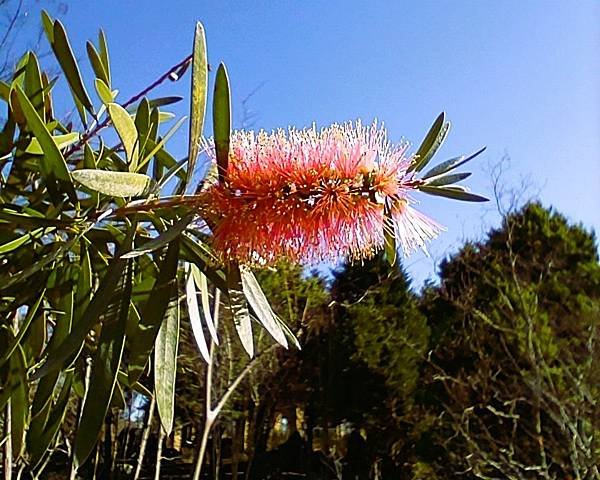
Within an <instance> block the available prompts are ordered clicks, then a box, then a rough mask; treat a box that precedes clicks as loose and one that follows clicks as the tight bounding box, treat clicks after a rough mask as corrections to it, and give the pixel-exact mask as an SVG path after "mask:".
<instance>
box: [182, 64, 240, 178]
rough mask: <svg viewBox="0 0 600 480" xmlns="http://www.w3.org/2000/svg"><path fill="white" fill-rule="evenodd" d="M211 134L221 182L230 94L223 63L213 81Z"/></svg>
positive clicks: (226, 152)
mask: <svg viewBox="0 0 600 480" xmlns="http://www.w3.org/2000/svg"><path fill="white" fill-rule="evenodd" d="M213 132H214V136H215V152H216V155H217V167H218V168H219V181H220V182H223V181H224V180H225V179H226V177H227V165H228V163H229V135H230V134H231V92H230V90H229V78H228V76H227V69H226V68H225V64H223V63H221V64H220V65H219V68H218V70H217V77H216V79H215V92H214V95H213ZM188 170H189V169H188Z"/></svg>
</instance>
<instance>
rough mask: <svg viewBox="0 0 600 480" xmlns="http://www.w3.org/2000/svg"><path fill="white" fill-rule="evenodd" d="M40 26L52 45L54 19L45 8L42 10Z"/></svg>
mask: <svg viewBox="0 0 600 480" xmlns="http://www.w3.org/2000/svg"><path fill="white" fill-rule="evenodd" d="M42 26H43V27H44V32H45V33H46V37H47V38H48V41H49V42H50V44H51V45H52V44H53V43H54V20H53V19H52V17H51V16H50V15H48V12H47V11H46V10H42Z"/></svg>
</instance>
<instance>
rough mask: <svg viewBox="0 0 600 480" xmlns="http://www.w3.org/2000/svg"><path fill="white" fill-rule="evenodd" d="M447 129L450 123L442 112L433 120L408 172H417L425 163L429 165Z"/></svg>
mask: <svg viewBox="0 0 600 480" xmlns="http://www.w3.org/2000/svg"><path fill="white" fill-rule="evenodd" d="M449 129H450V123H449V122H446V114H445V113H444V112H442V113H440V114H439V116H438V117H437V118H436V119H435V122H433V125H432V126H431V128H430V129H429V132H427V135H426V136H425V138H424V139H423V142H422V143H421V146H420V147H419V149H418V150H417V152H416V153H415V160H414V162H413V163H412V164H411V165H410V167H409V168H408V171H409V172H410V171H412V170H415V171H417V172H419V171H421V169H423V168H424V167H425V166H426V165H427V163H429V161H430V160H431V159H432V157H433V155H434V154H435V152H437V150H438V148H439V147H440V146H441V145H442V143H443V141H444V140H445V138H446V135H447V134H448V130H449Z"/></svg>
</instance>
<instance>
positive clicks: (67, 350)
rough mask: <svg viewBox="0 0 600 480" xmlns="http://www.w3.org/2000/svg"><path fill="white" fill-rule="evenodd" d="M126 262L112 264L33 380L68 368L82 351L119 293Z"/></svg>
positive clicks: (130, 235)
mask: <svg viewBox="0 0 600 480" xmlns="http://www.w3.org/2000/svg"><path fill="white" fill-rule="evenodd" d="M132 235H133V232H131V231H130V232H129V233H128V236H129V237H132ZM130 242H131V240H130V238H128V239H126V240H125V241H124V246H125V248H127V245H128V244H130ZM126 262H127V260H123V259H120V258H117V259H114V260H113V261H112V262H111V263H110V265H109V267H108V271H107V272H106V274H105V275H104V277H103V278H102V281H101V282H100V286H99V288H98V289H97V290H96V292H95V294H94V296H93V298H92V300H91V301H90V303H89V305H88V306H87V308H86V309H85V311H84V312H83V314H82V316H81V318H79V319H78V320H77V323H75V325H74V326H73V329H72V331H71V332H70V334H69V335H68V337H67V338H65V340H64V341H62V342H61V343H60V345H59V346H58V347H57V348H56V349H55V350H53V351H50V352H49V353H48V356H47V358H46V361H45V363H44V364H43V365H42V366H41V367H40V369H39V370H37V371H36V372H35V373H34V374H33V375H32V379H34V380H35V379H38V378H41V377H43V376H44V375H47V374H48V373H50V372H53V371H55V370H57V369H59V368H62V367H64V366H68V365H64V363H65V361H67V360H69V359H70V358H71V357H72V356H73V355H74V354H76V353H77V352H78V351H79V350H80V349H81V347H82V346H83V342H84V340H85V337H86V336H87V334H88V332H89V331H90V330H91V329H92V327H93V326H94V325H95V324H96V323H97V322H98V319H99V318H100V316H101V315H102V314H104V313H105V311H106V307H107V305H110V304H111V301H112V299H113V297H114V296H115V295H116V294H118V293H119V292H118V291H117V292H115V285H118V284H119V280H120V279H121V276H122V275H123V270H124V269H125V265H126Z"/></svg>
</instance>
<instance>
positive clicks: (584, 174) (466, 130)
mask: <svg viewBox="0 0 600 480" xmlns="http://www.w3.org/2000/svg"><path fill="white" fill-rule="evenodd" d="M44 3H45V2H39V4H40V5H43V4H44ZM55 3H56V2H55ZM196 20H201V21H202V22H203V23H204V25H205V28H206V32H207V41H208V50H209V61H210V63H211V64H212V65H214V66H216V65H217V64H218V63H219V62H220V61H224V62H225V63H226V64H227V66H228V69H229V73H230V79H231V84H232V90H233V100H234V104H233V108H234V117H235V119H236V121H237V123H238V124H239V122H240V120H241V117H242V108H241V101H242V100H243V99H244V98H246V97H247V95H248V94H249V93H250V92H252V91H253V90H254V89H256V87H259V86H260V85H262V87H261V88H260V89H259V90H258V91H257V92H256V94H255V95H254V96H253V97H252V98H251V100H250V102H249V106H250V108H251V109H252V110H253V111H254V112H255V113H256V114H257V116H256V118H255V120H254V128H265V129H272V128H277V127H285V126H287V125H295V126H298V127H300V126H307V125H310V124H311V123H312V122H316V123H317V125H327V124H329V123H331V122H343V121H346V120H351V119H356V118H361V119H363V121H365V122H368V121H371V120H372V119H373V118H375V117H376V118H378V119H379V120H381V121H384V122H385V124H386V126H387V128H388V130H389V134H390V137H391V138H392V139H393V140H399V139H400V138H402V137H404V138H406V139H408V140H410V141H412V142H413V143H414V144H418V143H419V142H420V141H421V139H422V137H423V135H424V134H425V132H426V131H427V129H428V127H429V125H430V123H431V122H432V121H433V119H434V118H435V117H436V115H437V114H438V113H439V112H440V111H442V110H445V111H446V112H447V114H448V116H449V118H450V119H451V120H452V122H453V129H452V131H451V134H450V136H449V138H448V140H447V142H446V144H445V146H444V147H443V149H442V151H441V152H440V154H439V157H438V161H441V160H444V159H445V158H448V157H451V156H455V155H457V154H461V153H468V152H471V151H474V150H475V149H477V148H479V147H480V146H482V145H487V147H488V150H487V152H486V154H484V155H483V156H482V157H480V158H479V159H478V161H476V162H474V163H473V164H471V165H469V166H470V169H471V170H472V171H473V172H474V175H473V176H472V177H471V178H469V179H468V185H469V186H470V187H472V189H473V190H474V191H476V192H478V193H483V194H487V195H488V196H489V195H491V181H490V174H489V168H488V164H490V163H491V164H493V163H496V162H497V161H499V160H500V158H501V157H502V156H503V155H505V154H506V155H509V156H510V158H511V167H510V170H509V171H508V172H507V176H506V181H507V183H508V185H507V186H508V187H511V186H515V185H516V184H517V183H518V181H519V178H520V177H523V176H528V175H530V176H531V178H532V181H533V188H532V192H534V193H535V192H538V191H539V193H540V197H541V199H542V201H543V202H544V203H545V204H546V205H553V206H555V207H556V208H557V209H558V210H559V211H561V212H563V213H564V214H566V215H567V216H568V217H569V218H570V219H572V220H573V221H581V222H583V223H584V224H585V225H587V226H588V227H591V228H595V229H596V230H597V231H598V230H599V228H600V193H599V192H598V190H599V189H600V80H599V79H600V53H599V52H600V2H598V1H591V0H578V1H569V0H554V1H551V0H545V1H542V0H538V1H533V0H532V1H524V0H514V1H507V0H503V1H495V2H492V1H459V0H452V1H450V0H446V1H443V0H440V1H416V0H415V1H412V2H405V1H392V0H389V1H369V2H366V1H327V2H315V1H294V2H292V1H251V2H239V1H238V2H233V1H224V0H221V1H199V0H189V1H176V2H166V1H125V0H121V1H94V2H89V1H73V2H68V12H67V14H66V15H65V16H64V17H63V22H64V23H65V25H66V26H67V28H68V31H69V33H70V35H71V38H72V42H73V45H74V48H75V50H76V52H77V53H78V54H79V55H80V57H81V58H82V59H83V58H85V40H86V39H87V38H89V37H95V32H96V31H97V29H98V28H99V27H103V28H104V29H105V31H106V33H107V36H108V40H109V47H110V48H111V58H112V65H113V78H114V80H113V83H114V85H115V86H116V87H117V88H119V89H120V90H121V97H120V98H121V99H125V98H128V97H129V96H130V95H131V94H133V93H135V92H137V91H138V90H139V89H141V88H143V87H144V86H145V85H146V84H148V83H149V82H150V81H151V80H153V79H154V78H155V77H157V76H158V75H159V74H161V73H162V72H163V71H165V70H166V69H167V68H168V67H169V66H171V65H173V64H175V63H177V62H178V61H179V60H180V59H182V58H183V57H185V56H186V55H187V54H188V53H189V51H190V48H191V40H192V35H193V29H194V22H195V21H196ZM213 76H214V69H213ZM88 78H89V76H88ZM212 79H213V78H212V76H211V80H212ZM263 82H264V85H263ZM188 89H189V77H187V78H186V79H185V81H183V82H179V83H177V84H171V85H167V87H166V88H163V89H162V90H161V92H160V93H162V94H177V93H179V94H182V95H187V92H188ZM185 108H186V106H185V105H182V106H181V108H180V109H179V110H178V112H181V113H185ZM177 142H179V144H177ZM417 146H418V145H417ZM171 149H172V151H174V152H175V153H180V154H181V156H184V155H185V139H184V137H183V135H182V137H180V138H179V140H175V141H174V143H173V144H172V145H171ZM423 197H424V196H420V199H421V200H423V201H422V204H421V209H422V210H423V211H424V212H425V213H427V214H428V215H430V216H432V217H433V218H435V219H436V220H437V221H438V222H440V223H442V224H444V225H445V226H447V227H448V232H446V233H445V234H443V235H442V236H441V237H440V238H439V239H438V240H436V241H434V242H433V244H432V245H431V249H430V250H431V254H432V255H431V258H426V257H424V256H422V255H415V256H413V257H411V258H410V259H408V260H407V262H406V264H407V266H408V269H409V272H410V273H411V275H412V276H413V278H414V280H415V283H416V285H417V286H418V285H420V283H421V282H422V281H423V280H424V279H425V278H427V277H433V276H434V275H435V269H436V266H435V265H436V262H438V261H439V260H440V259H441V258H442V257H443V256H444V255H445V254H447V253H449V252H452V251H454V250H455V249H456V248H457V247H458V246H460V244H461V241H462V239H464V238H477V237H479V236H481V234H482V232H484V231H485V230H487V229H488V228H489V226H490V225H495V224H497V222H498V217H497V215H496V214H495V213H494V206H493V205H491V204H487V205H482V204H465V203H461V202H454V201H451V200H445V199H441V198H423Z"/></svg>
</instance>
